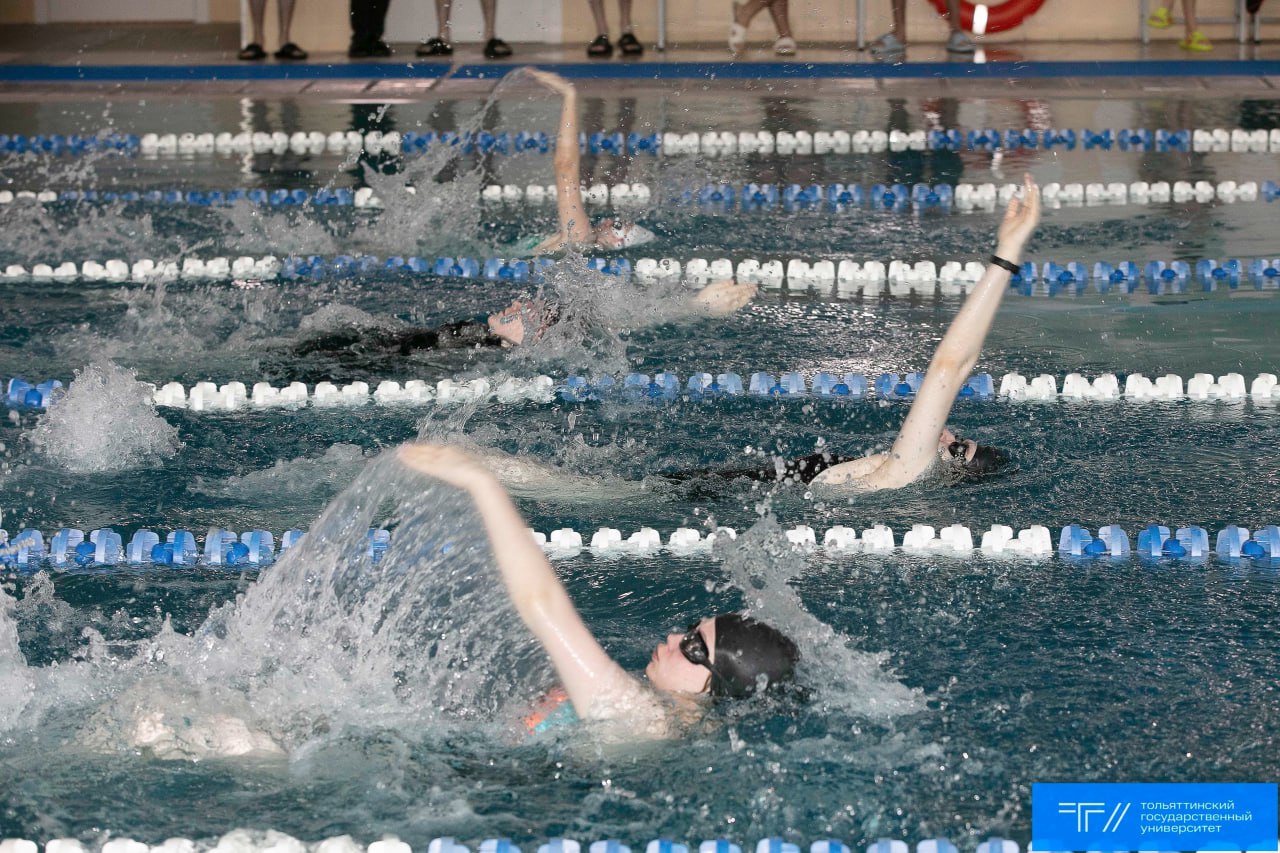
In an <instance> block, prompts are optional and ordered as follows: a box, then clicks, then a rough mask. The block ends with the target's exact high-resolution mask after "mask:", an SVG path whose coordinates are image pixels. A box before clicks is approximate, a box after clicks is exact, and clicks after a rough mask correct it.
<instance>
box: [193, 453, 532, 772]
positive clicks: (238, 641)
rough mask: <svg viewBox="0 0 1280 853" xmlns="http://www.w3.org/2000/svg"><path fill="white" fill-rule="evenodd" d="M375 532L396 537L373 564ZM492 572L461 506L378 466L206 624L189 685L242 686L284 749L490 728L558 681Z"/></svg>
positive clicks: (394, 465)
mask: <svg viewBox="0 0 1280 853" xmlns="http://www.w3.org/2000/svg"><path fill="white" fill-rule="evenodd" d="M370 527H386V528H388V529H390V530H391V531H392V538H391V543H390V546H389V547H388V548H387V550H386V552H385V553H384V554H383V555H382V556H381V558H380V559H379V560H377V561H376V562H375V561H374V560H373V559H372V558H371V557H370V555H369V553H368V552H369V542H368V538H367V531H368V529H369V528H370ZM495 571H496V570H495V569H494V568H493V559H492V557H491V556H490V554H489V550H488V547H487V545H486V543H485V539H484V534H483V532H482V528H481V525H480V522H479V520H478V519H477V518H476V516H475V515H474V513H473V511H472V509H471V507H470V503H469V501H467V500H465V499H464V498H463V497H462V496H461V494H460V493H458V492H456V491H455V490H453V489H450V488H448V487H445V486H442V485H440V484H438V483H434V482H432V481H428V480H426V479H425V478H423V477H422V476H420V475H417V474H414V473H412V472H409V471H406V470H405V469H404V468H403V467H402V466H401V465H400V464H399V462H398V461H396V460H395V458H393V457H391V456H387V457H383V458H381V459H379V460H377V461H375V462H373V463H372V464H370V465H369V466H368V467H367V468H366V469H365V471H364V472H363V473H362V474H361V475H360V476H359V477H358V478H357V479H356V481H355V482H354V483H353V484H352V485H351V486H350V488H348V489H347V490H346V491H345V492H344V493H343V494H341V495H340V496H338V497H337V498H336V499H335V500H334V501H333V502H332V503H331V504H330V505H329V507H328V508H327V509H326V510H325V512H324V513H323V515H322V516H321V517H320V519H319V520H318V521H317V522H316V523H315V524H314V525H313V526H312V528H311V530H310V531H309V532H308V533H307V535H306V536H305V537H304V539H303V540H302V542H301V543H299V544H298V545H297V546H296V547H295V548H293V549H291V550H290V551H289V552H288V553H287V554H286V555H285V556H284V557H283V558H282V559H281V561H280V562H279V563H278V564H276V565H275V566H274V567H272V569H271V571H270V572H267V573H265V574H264V575H263V576H262V578H261V579H260V580H259V581H258V582H257V583H256V584H255V585H254V586H253V587H252V588H250V590H249V591H248V592H247V593H246V594H245V595H244V596H243V597H242V598H241V599H240V600H239V601H238V602H236V603H234V604H232V605H227V606H226V607H224V608H222V609H221V610H219V611H217V612H215V613H214V614H213V615H212V616H211V617H210V619H209V621H208V622H207V623H206V624H205V626H204V627H203V628H201V630H200V631H199V632H198V634H197V637H196V643H195V649H194V650H192V651H193V653H192V654H191V655H190V656H189V657H185V660H184V662H183V663H181V664H180V666H181V668H182V669H183V670H184V672H185V678H184V680H186V681H188V682H190V683H196V684H204V683H216V684H221V685H227V686H236V687H238V688H240V689H242V690H243V691H244V692H245V694H246V695H247V697H248V699H249V700H250V704H251V706H252V707H253V708H254V709H255V712H256V713H257V714H259V715H261V716H262V717H263V718H264V719H265V720H266V721H268V722H269V724H270V725H272V726H273V727H274V730H273V735H274V736H275V737H276V738H278V739H279V741H280V742H281V743H283V744H284V745H285V746H286V747H291V746H294V745H297V744H298V743H300V742H303V741H306V740H308V739H310V738H312V737H314V736H315V732H316V731H318V730H321V729H323V730H325V731H335V732H336V731H340V730H341V729H343V728H344V727H345V726H349V725H350V726H355V727H357V728H370V727H380V726H387V727H392V728H400V727H404V726H407V725H410V724H412V726H413V728H414V730H416V731H420V730H422V729H423V728H424V727H425V728H426V729H432V728H437V729H439V728H444V729H447V728H448V726H450V725H451V724H452V723H455V722H458V721H461V720H466V721H495V720H498V719H499V718H500V717H501V716H502V713H503V710H504V709H505V708H506V707H507V706H508V704H509V703H513V702H514V703H517V705H518V706H519V707H522V708H527V707H528V706H529V704H530V702H531V701H532V699H533V697H534V696H536V695H537V694H538V693H539V692H541V691H543V690H545V689H546V688H547V687H548V686H549V685H550V684H552V683H553V682H552V679H551V673H550V669H549V666H548V664H547V662H546V656H545V655H544V654H543V653H542V652H541V650H540V649H539V648H538V647H537V645H536V643H535V641H534V640H533V637H532V635H530V634H529V633H528V632H527V631H526V630H525V629H524V627H523V625H522V623H521V622H520V620H519V618H518V617H517V616H516V614H515V612H514V610H513V609H512V607H511V605H510V603H509V602H508V600H507V596H506V593H505V591H504V590H503V587H502V585H501V584H500V583H497V582H495V581H496V580H497V579H496V577H495ZM170 660H172V661H176V660H177V658H176V657H171V658H170Z"/></svg>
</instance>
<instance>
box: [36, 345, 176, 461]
mask: <svg viewBox="0 0 1280 853" xmlns="http://www.w3.org/2000/svg"><path fill="white" fill-rule="evenodd" d="M152 393H153V389H152V387H151V386H150V385H147V384H145V383H142V382H139V381H138V379H137V376H136V375H135V374H134V372H133V371H132V370H125V369H124V368H121V367H118V366H116V365H115V364H112V363H111V362H107V363H106V364H105V365H98V364H89V365H88V366H87V367H85V368H84V369H83V370H80V371H77V372H76V378H75V379H74V380H73V381H72V382H71V387H70V388H68V389H67V393H66V395H64V396H63V397H62V398H61V399H60V400H58V401H57V402H56V403H54V404H53V405H52V406H50V407H49V410H48V411H47V412H45V414H44V415H43V416H41V418H40V421H39V423H37V424H36V427H35V429H34V430H33V431H32V432H31V443H32V445H34V446H35V448H36V450H38V451H40V452H41V453H43V454H44V455H45V456H47V457H49V459H51V460H53V461H54V462H56V463H57V464H58V465H61V466H62V467H64V468H66V469H67V470H68V471H73V472H76V473H95V472H101V471H119V470H123V469H125V468H132V467H135V466H137V465H142V464H145V463H148V462H151V461H154V460H158V459H166V458H168V457H170V456H173V455H174V454H175V453H177V452H178V448H179V447H180V446H181V444H180V442H179V441H178V430H177V428H176V427H174V426H172V425H171V424H169V423H168V422H167V421H165V419H164V418H162V417H160V416H159V415H158V414H156V407H155V403H154V402H153V400H152Z"/></svg>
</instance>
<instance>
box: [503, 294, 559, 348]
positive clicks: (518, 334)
mask: <svg viewBox="0 0 1280 853" xmlns="http://www.w3.org/2000/svg"><path fill="white" fill-rule="evenodd" d="M557 319H559V311H558V310H557V309H556V307H555V306H554V305H548V304H547V303H546V302H544V301H542V300H541V299H513V300H512V301H511V304H510V305H508V306H507V307H506V308H504V309H502V310H501V311H499V312H497V313H496V314H490V315H489V331H490V332H491V333H492V334H494V335H496V336H497V337H499V338H502V339H503V340H504V341H506V342H507V343H508V344H511V345H512V346H520V345H521V344H525V343H533V342H534V341H536V340H538V338H540V337H542V335H543V334H544V333H545V332H546V331H547V329H549V328H550V327H551V325H552V324H553V323H555V321H556V320H557Z"/></svg>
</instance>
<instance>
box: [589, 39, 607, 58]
mask: <svg viewBox="0 0 1280 853" xmlns="http://www.w3.org/2000/svg"><path fill="white" fill-rule="evenodd" d="M587 56H589V57H591V58H592V59H608V58H609V57H611V56H613V45H611V44H609V37H608V36H607V35H604V34H603V33H602V34H600V35H598V36H596V40H595V41H593V42H592V43H591V44H589V45H587Z"/></svg>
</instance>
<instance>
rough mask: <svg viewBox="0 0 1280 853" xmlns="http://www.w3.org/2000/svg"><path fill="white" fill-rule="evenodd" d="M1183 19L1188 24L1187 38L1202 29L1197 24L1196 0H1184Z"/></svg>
mask: <svg viewBox="0 0 1280 853" xmlns="http://www.w3.org/2000/svg"><path fill="white" fill-rule="evenodd" d="M1182 20H1183V23H1184V24H1186V28H1187V38H1191V34H1192V33H1194V32H1195V31H1196V30H1198V29H1200V28H1199V27H1197V26H1196V0H1182Z"/></svg>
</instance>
